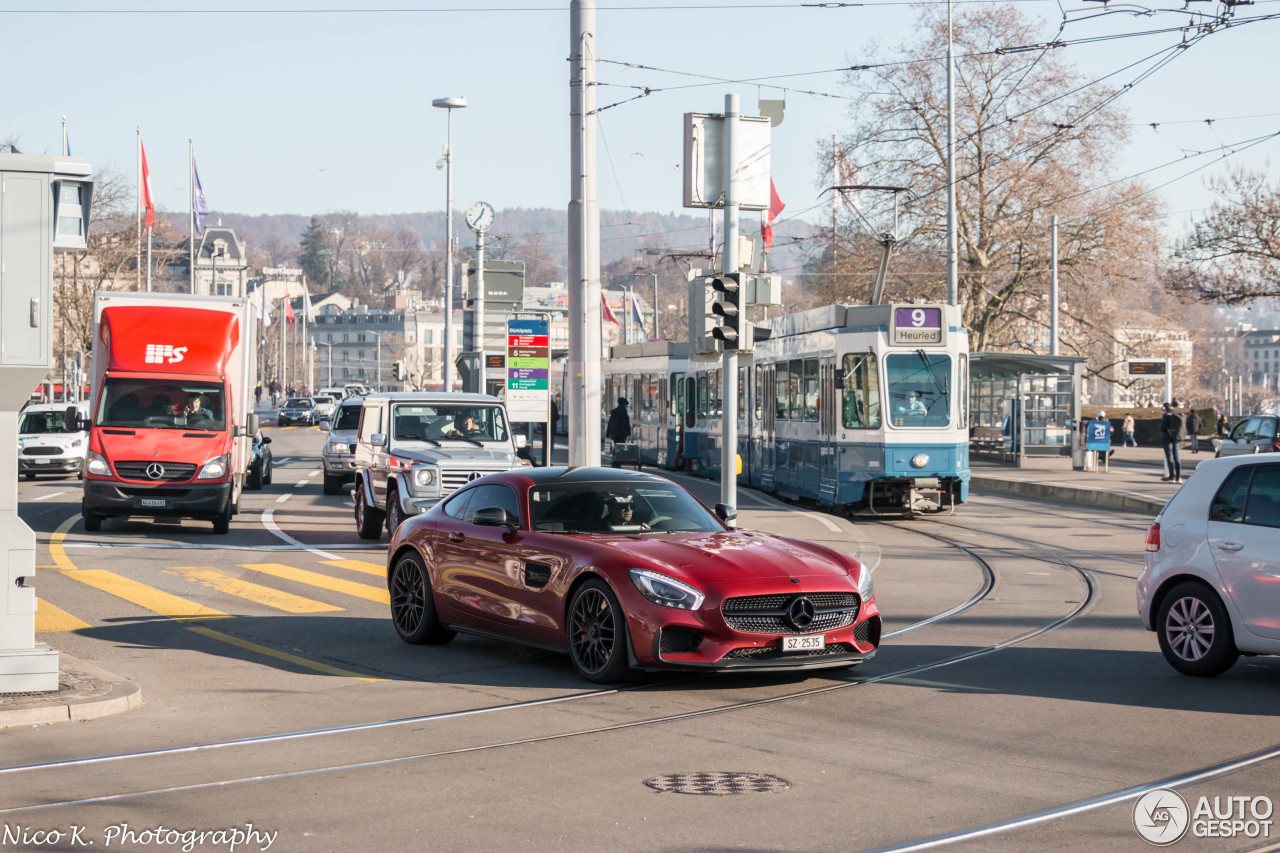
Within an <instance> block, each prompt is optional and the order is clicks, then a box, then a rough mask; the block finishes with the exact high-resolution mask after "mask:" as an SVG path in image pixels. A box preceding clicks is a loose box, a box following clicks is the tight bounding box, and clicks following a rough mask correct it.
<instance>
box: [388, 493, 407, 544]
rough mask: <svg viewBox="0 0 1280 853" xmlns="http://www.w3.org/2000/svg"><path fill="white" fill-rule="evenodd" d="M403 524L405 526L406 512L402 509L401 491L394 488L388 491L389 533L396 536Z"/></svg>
mask: <svg viewBox="0 0 1280 853" xmlns="http://www.w3.org/2000/svg"><path fill="white" fill-rule="evenodd" d="M401 524H404V510H402V509H401V508H400V490H399V489H397V488H396V487H395V486H392V487H391V488H389V489H387V532H388V533H390V534H391V535H392V536H394V535H395V534H396V529H397V528H399V527H400V525H401Z"/></svg>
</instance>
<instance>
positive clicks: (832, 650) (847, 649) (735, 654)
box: [720, 643, 857, 660]
mask: <svg viewBox="0 0 1280 853" xmlns="http://www.w3.org/2000/svg"><path fill="white" fill-rule="evenodd" d="M856 651H857V650H856V649H855V648H853V646H850V645H848V644H846V643H832V644H830V645H828V646H827V647H826V648H822V649H813V650H811V651H807V652H784V651H782V650H781V649H779V648H778V647H776V646H766V647H765V648H759V647H755V648H749V649H734V650H733V651H731V652H729V653H728V654H726V655H725V656H724V657H722V658H720V660H782V659H784V658H785V659H790V658H823V657H830V656H832V655H847V654H852V653H854V652H856Z"/></svg>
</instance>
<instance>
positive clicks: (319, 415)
mask: <svg viewBox="0 0 1280 853" xmlns="http://www.w3.org/2000/svg"><path fill="white" fill-rule="evenodd" d="M311 399H312V400H314V401H315V404H316V420H317V421H319V420H323V419H325V418H329V419H332V418H333V414H334V412H335V411H336V410H337V408H338V400H337V398H335V397H330V396H329V395H328V394H315V395H313V396H312V397H311Z"/></svg>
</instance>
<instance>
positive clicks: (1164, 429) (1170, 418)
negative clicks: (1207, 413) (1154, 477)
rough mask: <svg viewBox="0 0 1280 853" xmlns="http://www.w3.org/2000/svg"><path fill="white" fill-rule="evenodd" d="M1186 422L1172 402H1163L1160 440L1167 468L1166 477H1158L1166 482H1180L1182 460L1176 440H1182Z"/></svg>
mask: <svg viewBox="0 0 1280 853" xmlns="http://www.w3.org/2000/svg"><path fill="white" fill-rule="evenodd" d="M1185 431H1186V424H1184V423H1183V421H1182V415H1180V414H1178V412H1177V411H1176V410H1175V409H1174V408H1173V404H1172V403H1165V404H1164V414H1163V415H1162V416H1161V417H1160V441H1161V443H1162V444H1163V445H1164V461H1165V467H1167V468H1168V469H1169V475H1168V476H1167V477H1161V478H1160V479H1161V480H1163V481H1164V482H1166V483H1181V482H1182V461H1181V460H1180V459H1179V458H1178V442H1180V441H1182V436H1183V433H1184V432H1185Z"/></svg>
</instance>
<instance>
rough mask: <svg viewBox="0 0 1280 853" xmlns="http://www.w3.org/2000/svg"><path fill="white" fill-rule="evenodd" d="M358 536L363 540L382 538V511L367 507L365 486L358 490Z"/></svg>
mask: <svg viewBox="0 0 1280 853" xmlns="http://www.w3.org/2000/svg"><path fill="white" fill-rule="evenodd" d="M355 514H356V535H358V536H359V537H360V538H361V539H380V538H381V537H382V511H381V510H376V509H370V508H369V507H367V506H365V498H364V486H363V485H362V486H359V487H358V488H357V489H356V509H355Z"/></svg>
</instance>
